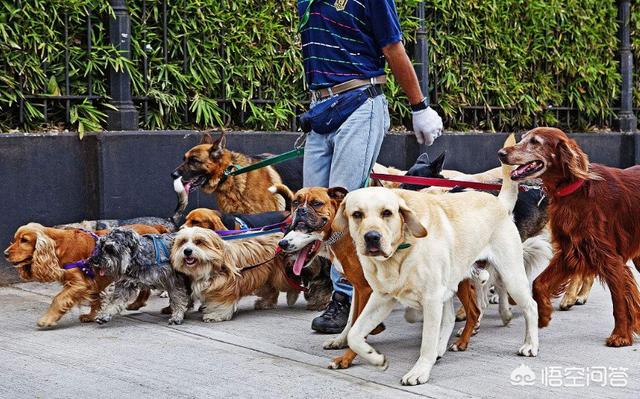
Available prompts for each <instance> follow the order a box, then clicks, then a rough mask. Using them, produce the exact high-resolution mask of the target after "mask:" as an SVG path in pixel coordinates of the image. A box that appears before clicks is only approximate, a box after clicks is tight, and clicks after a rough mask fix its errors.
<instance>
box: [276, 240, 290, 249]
mask: <svg viewBox="0 0 640 399" xmlns="http://www.w3.org/2000/svg"><path fill="white" fill-rule="evenodd" d="M278 246H279V247H280V248H282V249H283V250H285V251H286V250H287V248H289V241H288V240H280V242H278Z"/></svg>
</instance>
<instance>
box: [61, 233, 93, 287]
mask: <svg viewBox="0 0 640 399" xmlns="http://www.w3.org/2000/svg"><path fill="white" fill-rule="evenodd" d="M78 230H79V231H82V232H83V233H86V234H89V235H90V236H91V238H93V240H94V241H95V242H96V244H95V246H94V247H93V252H92V253H91V256H90V257H89V258H87V259H81V260H78V261H75V262H71V263H67V264H65V265H64V266H62V268H63V269H64V270H71V269H75V268H78V269H80V271H81V272H82V273H84V275H85V276H87V277H89V278H95V277H96V273H95V272H94V271H93V268H92V267H91V266H89V259H91V258H93V257H94V256H96V255H98V252H99V251H100V249H99V247H98V245H97V241H98V238H99V237H98V236H97V235H96V233H94V232H93V231H89V230H85V229H78Z"/></svg>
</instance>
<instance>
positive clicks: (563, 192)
mask: <svg viewBox="0 0 640 399" xmlns="http://www.w3.org/2000/svg"><path fill="white" fill-rule="evenodd" d="M584 182H585V180H584V179H578V180H576V181H574V182H573V183H571V184H568V185H566V186H564V187H562V188H561V189H559V190H557V191H556V192H555V193H554V194H553V196H554V197H556V198H562V197H566V196H569V195H571V194H573V193H575V192H576V191H577V190H578V189H579V188H580V187H582V185H583V184H584Z"/></svg>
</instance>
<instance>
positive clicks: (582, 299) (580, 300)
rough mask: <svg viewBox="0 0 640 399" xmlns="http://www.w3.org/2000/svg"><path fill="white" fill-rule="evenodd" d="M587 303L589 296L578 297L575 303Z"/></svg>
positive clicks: (580, 304) (579, 304)
mask: <svg viewBox="0 0 640 399" xmlns="http://www.w3.org/2000/svg"><path fill="white" fill-rule="evenodd" d="M585 303H587V298H578V299H576V303H575V304H576V305H578V306H582V305H584V304H585Z"/></svg>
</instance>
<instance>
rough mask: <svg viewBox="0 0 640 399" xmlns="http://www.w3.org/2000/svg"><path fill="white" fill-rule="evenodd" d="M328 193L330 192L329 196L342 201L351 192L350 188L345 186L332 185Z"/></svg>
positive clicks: (339, 201)
mask: <svg viewBox="0 0 640 399" xmlns="http://www.w3.org/2000/svg"><path fill="white" fill-rule="evenodd" d="M327 194H329V198H331V199H332V200H334V201H336V202H338V203H341V202H342V200H343V199H344V197H346V196H347V194H349V190H347V189H346V188H344V187H331V188H330V189H328V190H327Z"/></svg>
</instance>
